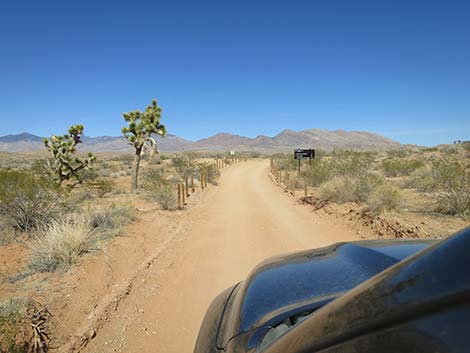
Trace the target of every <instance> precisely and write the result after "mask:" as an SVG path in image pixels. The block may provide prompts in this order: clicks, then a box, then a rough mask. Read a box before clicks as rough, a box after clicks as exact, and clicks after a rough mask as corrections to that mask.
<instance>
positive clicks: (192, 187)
mask: <svg viewBox="0 0 470 353" xmlns="http://www.w3.org/2000/svg"><path fill="white" fill-rule="evenodd" d="M191 190H192V191H193V194H194V192H195V191H196V189H195V188H194V175H192V174H191Z"/></svg>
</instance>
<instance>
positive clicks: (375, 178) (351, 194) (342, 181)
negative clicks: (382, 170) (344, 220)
mask: <svg viewBox="0 0 470 353" xmlns="http://www.w3.org/2000/svg"><path fill="white" fill-rule="evenodd" d="M383 182H384V180H383V178H382V177H381V176H380V175H378V174H376V173H368V174H365V175H363V176H355V177H354V176H335V177H333V178H332V179H330V180H329V181H326V182H324V183H323V184H321V185H320V186H319V187H318V196H319V199H320V200H321V201H323V202H327V201H332V202H336V203H337V204H342V203H345V202H364V201H366V200H367V198H368V197H369V194H370V193H371V192H372V191H373V190H375V189H376V188H377V187H379V186H380V185H381V184H382V183H383Z"/></svg>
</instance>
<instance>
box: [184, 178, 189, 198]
mask: <svg viewBox="0 0 470 353" xmlns="http://www.w3.org/2000/svg"><path fill="white" fill-rule="evenodd" d="M184 182H185V186H186V196H187V197H189V187H188V184H189V182H188V177H187V176H186V177H185V180H184Z"/></svg>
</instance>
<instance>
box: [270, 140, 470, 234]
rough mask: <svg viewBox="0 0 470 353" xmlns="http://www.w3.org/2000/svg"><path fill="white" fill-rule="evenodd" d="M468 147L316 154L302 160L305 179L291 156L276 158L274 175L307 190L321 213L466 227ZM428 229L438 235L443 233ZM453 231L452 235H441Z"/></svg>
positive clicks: (469, 182) (469, 170)
mask: <svg viewBox="0 0 470 353" xmlns="http://www.w3.org/2000/svg"><path fill="white" fill-rule="evenodd" d="M469 145H470V143H468V142H464V143H459V144H454V145H444V146H438V147H436V148H416V147H402V148H400V149H395V150H390V151H384V152H380V151H367V152H360V151H357V152H352V151H333V152H330V153H327V152H324V151H317V158H316V159H314V160H313V161H312V162H311V164H309V161H302V168H301V172H300V174H298V171H297V168H298V165H297V161H295V160H294V159H293V157H292V155H291V154H285V155H283V154H277V155H274V156H272V157H271V159H272V162H271V172H272V173H273V175H274V177H275V178H276V179H277V181H279V180H280V181H281V183H283V184H284V185H285V188H286V189H287V190H292V189H294V186H295V188H296V189H301V190H302V189H303V188H306V189H307V188H308V193H309V196H308V198H306V199H305V200H307V201H308V202H309V203H312V204H314V205H315V207H317V208H321V207H324V206H325V205H327V204H337V205H342V204H346V203H355V204H357V205H358V206H357V207H359V209H360V210H361V211H360V212H362V213H363V214H371V212H372V214H377V215H381V217H383V215H385V216H387V217H388V216H392V217H393V218H394V219H407V220H408V221H409V220H413V219H414V221H415V222H417V223H418V224H420V225H421V224H422V223H424V222H425V221H426V219H431V220H437V219H443V218H445V217H451V218H447V219H448V220H449V219H454V220H456V221H455V223H456V224H460V225H464V224H465V221H466V220H468V217H469V215H470V201H469V200H470V197H469V192H470V153H469V148H468V146H469ZM297 192H299V191H297ZM351 207H353V206H351ZM432 224H434V223H433V222H432ZM425 228H427V230H428V231H429V233H430V234H432V235H434V236H439V232H442V231H443V229H442V228H440V227H434V229H433V226H429V227H425ZM453 230H455V229H453ZM448 232H451V230H449V231H444V234H440V236H445V235H446V234H448Z"/></svg>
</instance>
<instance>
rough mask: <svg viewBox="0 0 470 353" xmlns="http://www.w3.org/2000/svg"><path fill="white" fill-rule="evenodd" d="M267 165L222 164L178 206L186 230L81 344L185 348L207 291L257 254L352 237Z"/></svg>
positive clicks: (241, 271) (244, 269) (245, 269)
mask: <svg viewBox="0 0 470 353" xmlns="http://www.w3.org/2000/svg"><path fill="white" fill-rule="evenodd" d="M267 165H268V163H267V162H266V161H250V162H247V163H242V164H239V165H235V166H232V167H230V168H228V169H226V170H224V171H223V173H222V178H221V183H220V185H219V186H218V187H215V188H211V189H210V190H209V191H208V193H207V195H206V197H205V198H204V199H203V200H202V201H201V202H200V203H199V204H198V205H197V206H195V207H194V208H192V209H190V210H188V211H186V212H188V214H187V216H188V217H191V218H192V221H191V225H190V227H189V229H188V230H187V232H186V234H185V235H184V236H183V237H181V238H180V239H177V240H175V244H174V245H173V246H171V247H169V249H168V250H167V251H165V252H164V254H162V255H161V256H160V257H159V259H158V261H156V263H155V264H153V265H152V266H151V267H150V268H148V269H147V270H146V271H144V272H142V273H141V274H140V275H139V276H137V277H136V279H135V280H134V283H133V289H132V293H131V294H130V295H129V296H128V297H126V299H125V300H123V301H122V302H121V303H120V304H119V307H117V308H116V310H115V311H113V312H112V313H111V314H110V315H109V317H108V318H107V321H106V322H105V324H104V326H103V328H102V329H101V330H99V332H98V334H97V336H96V338H95V339H93V340H92V341H91V342H90V343H89V344H88V346H87V347H86V348H85V349H84V351H85V352H113V351H114V352H116V351H117V352H135V353H137V352H174V353H184V352H192V350H193V346H194V342H195V339H196V336H197V332H198V329H199V325H200V322H201V320H202V318H203V315H204V313H205V310H206V308H207V307H208V305H209V304H210V302H211V300H212V299H213V297H214V296H215V295H217V294H218V293H219V292H220V291H222V290H223V289H225V288H226V287H228V286H230V285H231V284H233V283H235V282H237V281H240V280H242V279H243V278H244V277H246V275H247V274H248V273H249V271H250V270H251V269H252V268H253V267H254V266H255V265H256V264H257V263H258V262H260V261H262V260H264V259H265V258H267V257H269V256H272V255H276V254H280V253H285V252H292V251H296V250H301V249H307V248H314V247H319V246H324V245H327V244H330V243H333V242H337V241H343V240H353V239H357V235H355V233H354V232H353V231H352V230H348V229H346V228H344V226H342V225H339V224H334V221H332V219H330V218H326V217H325V218H319V216H316V215H315V214H313V213H312V212H311V211H310V210H309V208H308V207H305V206H301V205H297V204H296V203H295V200H294V198H293V197H291V196H288V195H287V194H285V193H283V192H282V191H281V190H280V189H279V187H278V186H276V185H275V184H274V183H273V182H272V181H271V179H270V178H269V176H268V175H267Z"/></svg>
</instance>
